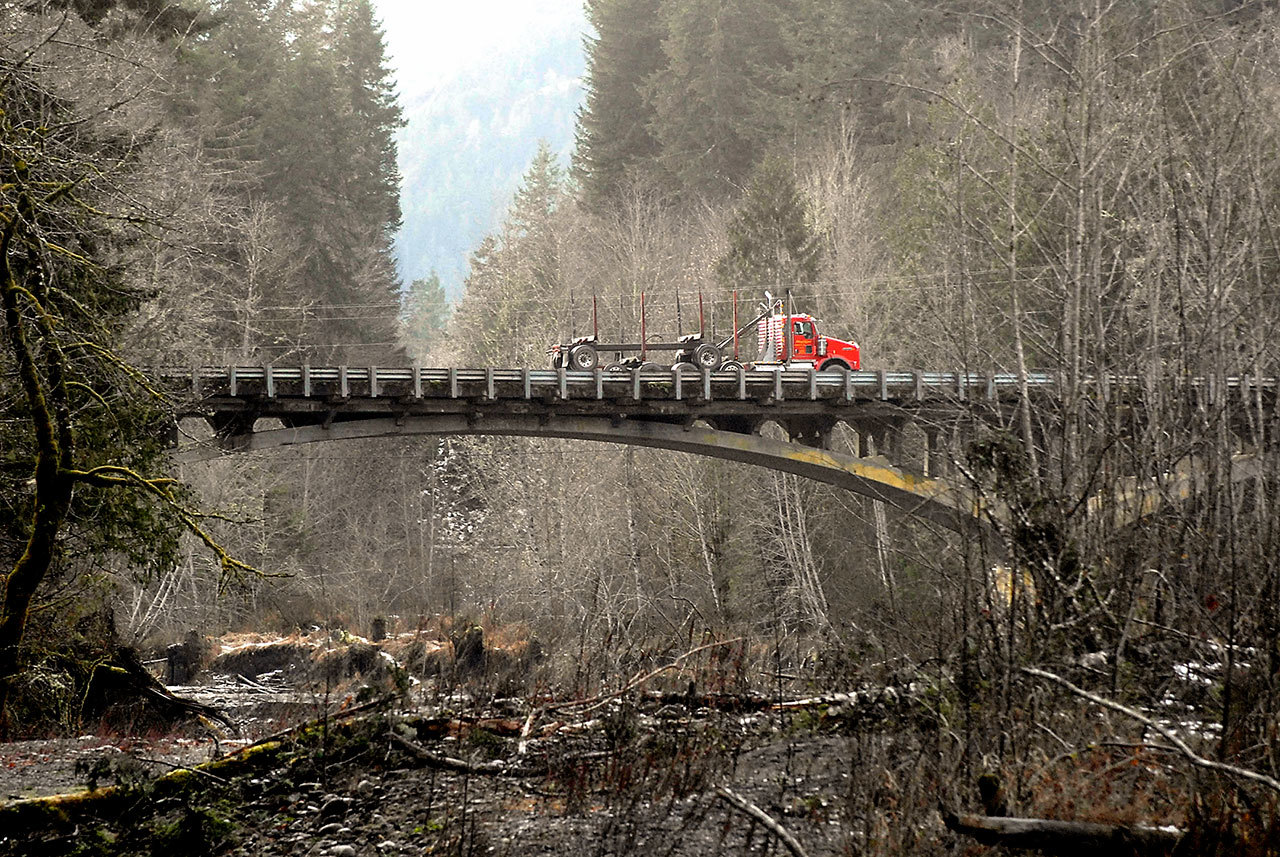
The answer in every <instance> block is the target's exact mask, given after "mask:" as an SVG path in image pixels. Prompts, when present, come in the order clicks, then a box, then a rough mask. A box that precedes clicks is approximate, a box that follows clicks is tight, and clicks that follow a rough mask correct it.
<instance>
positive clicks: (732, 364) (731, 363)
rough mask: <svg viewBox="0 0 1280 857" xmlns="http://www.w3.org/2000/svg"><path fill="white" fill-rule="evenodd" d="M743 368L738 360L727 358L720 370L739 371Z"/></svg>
mask: <svg viewBox="0 0 1280 857" xmlns="http://www.w3.org/2000/svg"><path fill="white" fill-rule="evenodd" d="M741 368H742V364H741V363H739V362H738V361H737V360H726V361H724V364H723V365H722V366H721V367H720V371H721V372H737V371H738V370H739V369H741Z"/></svg>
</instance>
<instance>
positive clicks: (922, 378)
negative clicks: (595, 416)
mask: <svg viewBox="0 0 1280 857" xmlns="http://www.w3.org/2000/svg"><path fill="white" fill-rule="evenodd" d="M158 374H159V375H160V377H161V378H163V379H164V380H165V381H166V382H168V383H175V384H181V385H183V386H184V387H186V389H187V390H189V391H190V393H191V394H192V395H193V396H194V397H195V398H197V399H199V398H203V397H205V396H207V395H211V394H212V395H230V396H231V397H240V396H244V395H265V396H266V397H268V398H273V397H276V396H278V395H288V396H301V397H304V398H310V397H321V396H324V397H329V396H338V397H340V398H349V397H351V396H359V397H369V398H378V397H380V396H402V397H412V398H415V399H421V398H426V397H432V398H441V397H450V398H459V397H463V396H469V395H473V393H471V392H464V391H466V390H472V389H474V388H476V387H477V386H480V387H482V388H483V390H484V392H485V393H486V394H487V395H486V397H487V398H490V399H494V398H498V391H499V388H503V391H504V396H512V395H514V396H516V397H521V398H533V397H534V394H535V392H536V393H537V395H538V396H542V395H545V393H546V392H547V391H548V390H549V391H551V392H552V393H553V394H554V395H556V396H557V397H558V398H561V399H569V398H597V399H599V398H616V397H618V396H619V395H620V394H621V395H625V394H626V393H628V392H629V393H630V396H629V397H630V398H635V399H640V398H650V397H657V398H670V397H671V395H672V394H674V398H676V399H684V398H690V397H699V398H702V399H708V400H710V399H716V398H719V399H725V398H730V399H733V398H736V399H740V400H745V399H759V398H774V399H778V400H783V399H800V398H810V399H818V398H823V399H841V398H843V399H844V400H846V401H851V400H853V399H868V398H871V399H882V400H889V399H899V400H900V399H911V398H914V399H917V400H923V399H925V398H928V397H931V396H942V397H949V398H960V399H967V398H988V399H994V398H998V397H1000V396H1002V395H1008V394H1009V393H1010V392H1013V391H1015V390H1016V389H1017V387H1018V383H1019V382H1018V376H1017V375H1016V374H1014V373H975V372H922V371H901V370H895V371H889V370H868V369H864V370H861V371H845V370H828V371H825V372H818V371H815V370H814V369H811V368H806V369H791V370H783V371H763V370H729V371H719V372H708V371H706V370H705V369H703V370H698V369H696V368H693V367H688V366H681V367H679V368H676V367H673V368H671V369H644V370H641V369H631V370H624V371H621V372H608V371H604V370H601V369H596V370H594V371H591V372H580V371H574V370H567V369H496V368H494V369H460V368H426V367H376V366H315V367H311V366H230V367H214V366H202V367H195V368H193V369H163V370H160V371H159V372H158ZM1027 384H1028V386H1030V387H1033V388H1047V387H1052V386H1054V385H1055V384H1056V378H1055V377H1054V376H1053V375H1051V374H1049V373H1031V374H1029V375H1028V376H1027ZM513 388H514V390H513ZM606 392H607V394H608V395H606Z"/></svg>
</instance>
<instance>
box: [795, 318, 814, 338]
mask: <svg viewBox="0 0 1280 857" xmlns="http://www.w3.org/2000/svg"><path fill="white" fill-rule="evenodd" d="M795 335H796V336H803V337H806V338H807V337H812V336H813V326H812V325H811V324H809V322H807V321H797V322H796V323H795Z"/></svg>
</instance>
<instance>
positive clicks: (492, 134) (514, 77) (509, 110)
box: [396, 20, 584, 296]
mask: <svg viewBox="0 0 1280 857" xmlns="http://www.w3.org/2000/svg"><path fill="white" fill-rule="evenodd" d="M582 27H583V24H582V22H581V20H568V21H565V22H563V23H562V24H560V25H558V26H557V27H555V28H554V29H553V30H552V31H551V32H550V33H549V34H548V35H547V36H545V37H541V38H539V40H538V43H537V44H530V45H528V46H527V47H528V50H527V51H518V52H515V53H511V54H501V55H496V56H494V57H492V58H490V59H489V60H488V61H486V62H485V63H483V64H480V65H472V66H471V67H468V68H465V69H460V70H459V71H458V72H457V74H456V75H455V76H454V77H453V78H451V79H449V80H448V81H447V82H445V83H444V84H442V85H440V86H438V87H437V88H435V89H433V90H430V91H428V92H426V93H423V94H421V95H419V96H417V97H414V96H413V95H407V96H402V103H403V106H404V115H405V118H406V119H407V120H408V124H407V126H406V127H405V128H403V129H402V130H401V132H400V136H399V138H398V142H399V150H400V159H399V160H400V172H401V174H402V176H403V182H402V185H401V200H400V202H401V207H402V209H403V212H404V226H403V228H402V230H401V232H400V235H399V238H398V240H397V244H396V247H397V257H398V259H399V262H400V269H401V273H402V275H403V277H404V281H405V283H406V285H407V284H408V283H410V282H412V281H413V280H415V279H417V278H420V277H425V276H426V275H427V274H428V273H429V272H430V271H431V270H432V269H435V270H436V271H438V272H439V274H440V279H441V282H442V283H443V284H444V286H445V289H446V290H447V291H448V293H449V294H450V296H456V295H457V294H458V293H459V292H460V290H461V287H462V280H463V278H464V277H465V275H466V266H467V256H468V254H469V253H470V251H471V250H472V249H473V248H474V247H475V246H476V244H477V243H478V242H479V240H480V238H481V237H483V236H484V235H485V234H486V233H488V232H490V231H491V230H492V229H493V228H494V227H495V226H496V225H497V222H498V219H499V215H500V214H501V212H502V211H503V210H504V209H505V207H506V205H507V203H508V202H509V201H510V197H511V194H512V192H513V191H514V190H515V188H516V186H517V184H518V183H519V180H520V176H521V175H522V174H523V173H524V171H525V169H526V168H527V167H528V165H529V161H530V159H531V158H532V157H533V155H534V152H535V151H536V150H537V146H538V141H539V140H546V141H547V142H548V143H549V144H550V145H551V147H552V149H553V150H554V151H556V152H557V153H560V154H562V155H563V157H564V159H565V161H566V162H567V160H568V154H569V151H570V150H571V148H572V146H573V136H574V118H575V113H576V111H577V109H578V105H579V104H580V103H581V101H582V81H581V78H582V73H583V68H584V57H583V51H582ZM401 90H402V92H403V91H404V87H401Z"/></svg>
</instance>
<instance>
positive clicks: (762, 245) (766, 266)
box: [717, 156, 822, 288]
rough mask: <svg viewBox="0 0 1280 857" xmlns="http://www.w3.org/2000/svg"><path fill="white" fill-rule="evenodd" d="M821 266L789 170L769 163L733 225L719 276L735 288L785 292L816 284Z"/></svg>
mask: <svg viewBox="0 0 1280 857" xmlns="http://www.w3.org/2000/svg"><path fill="white" fill-rule="evenodd" d="M821 265H822V244H821V242H820V241H819V239H818V236H817V235H815V234H814V232H813V229H812V228H811V225H810V217H809V210H808V205H807V203H806V202H805V199H804V197H803V196H802V195H801V194H800V191H799V189H797V187H796V182H795V177H794V175H793V174H792V172H791V167H790V166H789V165H788V163H787V162H786V161H784V160H783V159H782V158H779V157H777V156H772V157H769V158H766V159H765V161H764V162H763V163H762V164H761V165H760V166H759V167H758V168H757V169H756V171H755V172H754V174H753V175H752V179H751V183H750V185H748V187H747V191H746V194H745V195H744V197H743V200H742V204H741V205H740V206H739V207H738V211H737V214H736V215H734V218H733V220H732V221H731V222H730V224H729V251H728V252H727V253H726V254H725V255H724V257H723V258H722V259H721V260H720V262H719V264H718V265H717V272H718V273H719V275H720V277H721V279H722V280H723V281H724V282H725V283H726V284H727V285H731V286H733V287H735V288H752V287H757V286H758V287H764V288H768V287H787V286H796V285H801V284H805V283H812V282H814V281H815V280H817V279H818V274H819V271H820V269H821Z"/></svg>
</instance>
